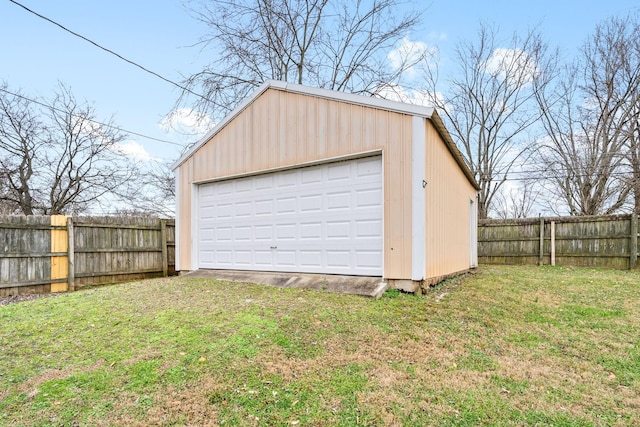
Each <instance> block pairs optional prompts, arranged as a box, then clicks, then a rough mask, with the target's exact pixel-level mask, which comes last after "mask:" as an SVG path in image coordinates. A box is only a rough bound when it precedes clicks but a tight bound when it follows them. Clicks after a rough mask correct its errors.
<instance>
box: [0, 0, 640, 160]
mask: <svg viewBox="0 0 640 427" xmlns="http://www.w3.org/2000/svg"><path fill="white" fill-rule="evenodd" d="M20 2H21V3H22V4H24V5H25V6H27V7H29V8H30V9H33V10H34V11H36V12H38V13H40V14H42V15H45V16H47V17H49V18H51V19H52V20H54V21H57V22H59V23H60V24H62V25H64V26H66V27H67V28H69V29H71V30H73V31H75V32H77V33H80V34H82V35H84V36H86V37H88V38H90V39H92V40H94V41H95V42H97V43H100V44H102V45H103V46H105V47H107V48H109V49H112V50H114V51H116V52H117V53H119V54H120V55H122V56H124V57H126V58H128V59H131V60H133V61H135V62H137V63H139V64H141V65H143V66H145V67H147V68H149V69H151V70H153V71H155V72H157V73H159V74H161V75H163V76H165V77H167V78H169V79H172V80H174V81H180V80H181V78H182V76H183V75H185V76H186V75H189V74H191V73H193V72H195V71H197V70H198V69H199V68H201V66H202V64H204V63H207V62H209V61H210V60H211V59H212V56H213V55H214V52H204V53H201V52H200V50H199V49H198V48H197V47H189V46H191V45H193V44H194V43H196V42H197V41H198V38H199V36H200V35H202V34H203V33H204V31H205V27H204V26H203V24H201V23H200V22H198V21H196V20H195V19H193V18H192V17H190V16H189V14H188V13H187V12H186V10H185V9H184V7H183V5H182V2H181V1H180V0H175V1H174V0H156V1H150V0H136V1H122V0H111V1H108V2H97V1H86V0H85V1H78V0H75V1H72V0H56V1H44V0H20ZM414 4H419V5H422V4H424V6H421V7H424V8H426V12H425V15H424V20H423V23H422V25H421V27H420V30H419V31H417V32H415V33H413V34H408V35H407V37H408V38H409V39H410V40H411V41H421V42H424V43H426V44H428V45H430V46H434V45H435V46H437V47H438V48H439V50H440V57H441V59H442V60H443V61H446V60H447V58H449V57H450V56H451V55H452V50H453V48H454V47H455V44H456V42H457V41H458V40H460V39H461V38H462V39H471V38H473V37H474V34H475V32H476V30H477V27H478V23H479V22H480V21H485V22H488V23H495V24H496V25H497V26H498V27H499V28H500V30H501V32H502V34H503V35H504V36H505V37H508V36H509V35H510V34H511V33H512V32H513V31H515V30H517V31H522V32H526V30H527V29H528V28H530V27H533V26H537V25H539V27H540V30H541V31H542V33H543V35H544V36H545V38H546V39H547V40H548V41H549V42H550V44H551V45H552V46H558V47H560V49H561V50H562V51H563V52H564V53H565V54H566V55H567V57H571V56H573V55H574V53H575V51H576V49H577V48H578V46H579V45H580V44H581V43H582V41H583V40H584V38H585V37H586V36H587V35H588V34H589V33H590V32H591V31H592V30H593V29H594V27H595V25H596V24H597V23H598V22H599V21H601V20H602V19H604V18H606V17H608V16H611V15H620V14H624V13H627V12H629V11H632V10H637V9H638V8H640V1H638V0H612V1H608V2H602V1H574V0H556V1H549V0H540V1H537V2H519V1H513V0H499V1H495V0H494V1H473V2H472V1H455V0H433V1H431V2H415V3H414ZM0 81H6V82H7V83H8V84H9V87H10V88H11V89H21V90H22V91H23V92H24V93H25V94H26V95H30V96H45V97H47V96H51V94H52V93H53V90H54V89H55V87H56V85H57V82H58V81H61V82H63V83H65V84H67V85H68V86H70V87H71V89H72V91H73V93H74V94H75V96H76V97H77V98H78V99H87V100H89V101H91V102H92V103H93V105H94V106H95V108H96V110H97V113H98V118H100V119H105V118H108V117H110V116H111V115H113V116H114V119H115V122H116V123H117V124H118V125H119V126H121V127H123V128H125V129H128V130H131V131H134V132H138V133H142V134H146V135H149V136H153V137H155V138H161V139H167V140H171V141H175V142H178V143H184V142H192V139H193V138H187V137H185V136H184V135H180V134H177V133H175V132H166V131H165V130H164V129H163V128H162V127H161V126H160V123H161V121H162V119H163V118H164V117H165V116H166V115H167V114H168V113H169V112H170V111H171V110H172V108H173V106H174V102H175V100H176V98H177V97H178V95H179V92H178V90H177V89H176V88H174V87H173V86H171V85H170V84H168V83H166V82H164V81H162V80H160V79H158V78H156V77H154V76H152V75H150V74H147V73H145V72H143V71H141V70H139V69H137V68H135V67H133V66H131V65H130V64H127V63H125V62H124V61H122V60H119V59H117V58H116V57H114V56H112V55H109V54H107V53H106V52H103V51H101V50H99V49H97V48H96V47H94V46H92V45H90V44H88V43H87V42H85V41H83V40H81V39H78V38H76V37H73V36H72V35H71V34H68V33H66V32H64V31H62V30H61V29H60V28H58V27H55V26H54V25H52V24H50V23H48V22H46V21H43V20H42V19H40V18H37V17H35V16H33V15H31V14H29V13H28V12H26V11H24V10H23V9H21V8H20V7H18V6H16V5H14V4H13V3H11V2H9V1H8V0H0ZM130 142H135V143H137V144H140V145H141V146H142V148H140V149H144V150H145V151H146V152H147V153H149V155H151V156H153V157H157V158H162V159H167V160H173V159H175V158H176V157H177V156H178V154H179V151H180V148H179V147H177V146H174V145H170V144H164V143H161V142H157V141H153V140H148V139H145V138H141V137H137V136H132V137H131V138H130Z"/></svg>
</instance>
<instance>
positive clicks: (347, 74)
mask: <svg viewBox="0 0 640 427" xmlns="http://www.w3.org/2000/svg"><path fill="white" fill-rule="evenodd" d="M403 5H404V2H403V1H400V0H372V1H365V0H355V1H346V0H284V1H275V0H226V1H202V2H199V3H197V5H195V6H192V7H191V9H190V10H191V12H192V13H193V14H194V15H195V17H196V18H197V19H199V20H200V21H202V22H203V23H205V24H206V25H207V26H208V28H209V33H208V34H206V35H205V36H203V37H202V40H201V44H202V46H203V47H206V48H209V49H213V50H215V51H216V52H217V55H216V57H215V60H214V61H213V62H211V64H210V65H209V66H207V67H206V68H205V69H204V70H202V71H200V72H198V73H196V74H194V75H192V76H190V77H188V78H187V79H186V80H185V81H184V82H183V84H184V85H185V86H186V88H188V89H189V90H188V91H184V92H183V93H182V96H181V97H180V99H179V100H178V103H179V104H186V103H189V102H193V107H194V108H195V109H196V110H198V111H201V112H207V113H209V114H210V115H211V116H212V117H214V118H219V117H221V116H222V115H224V114H226V113H228V112H229V111H230V110H231V109H232V108H233V107H234V106H235V105H236V104H237V103H238V102H239V101H241V100H242V99H244V98H246V97H247V96H248V95H249V94H250V93H251V92H252V91H253V90H255V88H256V87H258V86H259V85H260V84H261V83H263V82H264V81H266V80H269V79H276V80H282V81H286V82H291V83H298V84H307V85H311V86H315V87H320V88H326V89H333V90H339V91H346V92H353V93H364V94H375V93H376V92H377V91H378V90H379V88H380V87H383V86H384V85H387V84H390V83H393V82H397V81H398V80H399V78H400V77H401V76H402V74H403V73H404V71H406V70H407V69H408V68H410V67H411V66H413V65H415V64H416V63H418V62H419V61H421V60H422V55H423V53H422V52H406V55H404V57H403V58H399V60H398V61H396V62H397V63H396V66H395V67H390V66H389V64H388V61H387V54H388V52H389V51H390V50H391V49H392V48H393V47H394V46H396V45H397V43H398V42H399V41H400V40H402V38H403V37H404V36H406V35H407V33H409V32H410V31H411V30H412V29H414V28H415V27H416V25H417V24H418V22H419V18H420V15H419V14H418V13H416V12H409V13H403V12H401V9H402V7H401V6H403ZM192 92H197V93H200V94H202V95H203V97H193V98H189V95H190V94H191V95H193V93H192Z"/></svg>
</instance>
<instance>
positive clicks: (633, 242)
mask: <svg viewBox="0 0 640 427" xmlns="http://www.w3.org/2000/svg"><path fill="white" fill-rule="evenodd" d="M630 234H631V235H630V236H629V270H633V269H634V268H636V263H637V262H638V214H637V213H632V214H631V233H630Z"/></svg>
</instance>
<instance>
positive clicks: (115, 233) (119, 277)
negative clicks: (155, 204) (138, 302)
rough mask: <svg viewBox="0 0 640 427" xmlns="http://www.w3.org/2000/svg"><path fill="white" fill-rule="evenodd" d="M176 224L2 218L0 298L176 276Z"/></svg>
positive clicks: (119, 219)
mask: <svg viewBox="0 0 640 427" xmlns="http://www.w3.org/2000/svg"><path fill="white" fill-rule="evenodd" d="M174 260H175V222H174V221H173V220H165V219H158V218H129V217H66V216H62V215H55V216H0V296H7V295H19V294H24V293H46V292H63V291H68V290H69V291H73V290H77V289H80V288H82V287H85V286H89V285H96V284H106V283H117V282H123V281H128V280H137V279H141V278H148V277H159V276H168V275H170V274H175V261H174Z"/></svg>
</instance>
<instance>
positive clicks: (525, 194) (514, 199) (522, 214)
mask: <svg viewBox="0 0 640 427" xmlns="http://www.w3.org/2000/svg"><path fill="white" fill-rule="evenodd" d="M539 196H540V190H539V189H538V188H537V187H536V183H535V182H534V181H533V180H525V181H524V182H523V183H522V185H520V186H519V187H516V188H509V189H508V190H507V189H506V188H505V187H502V188H501V189H500V191H499V192H498V193H497V194H496V195H495V198H494V203H493V206H492V209H491V212H492V213H494V214H495V215H496V216H497V217H498V218H501V219H511V218H528V217H530V216H532V215H533V213H534V212H533V211H534V208H535V206H536V202H537V201H538V199H539Z"/></svg>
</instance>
